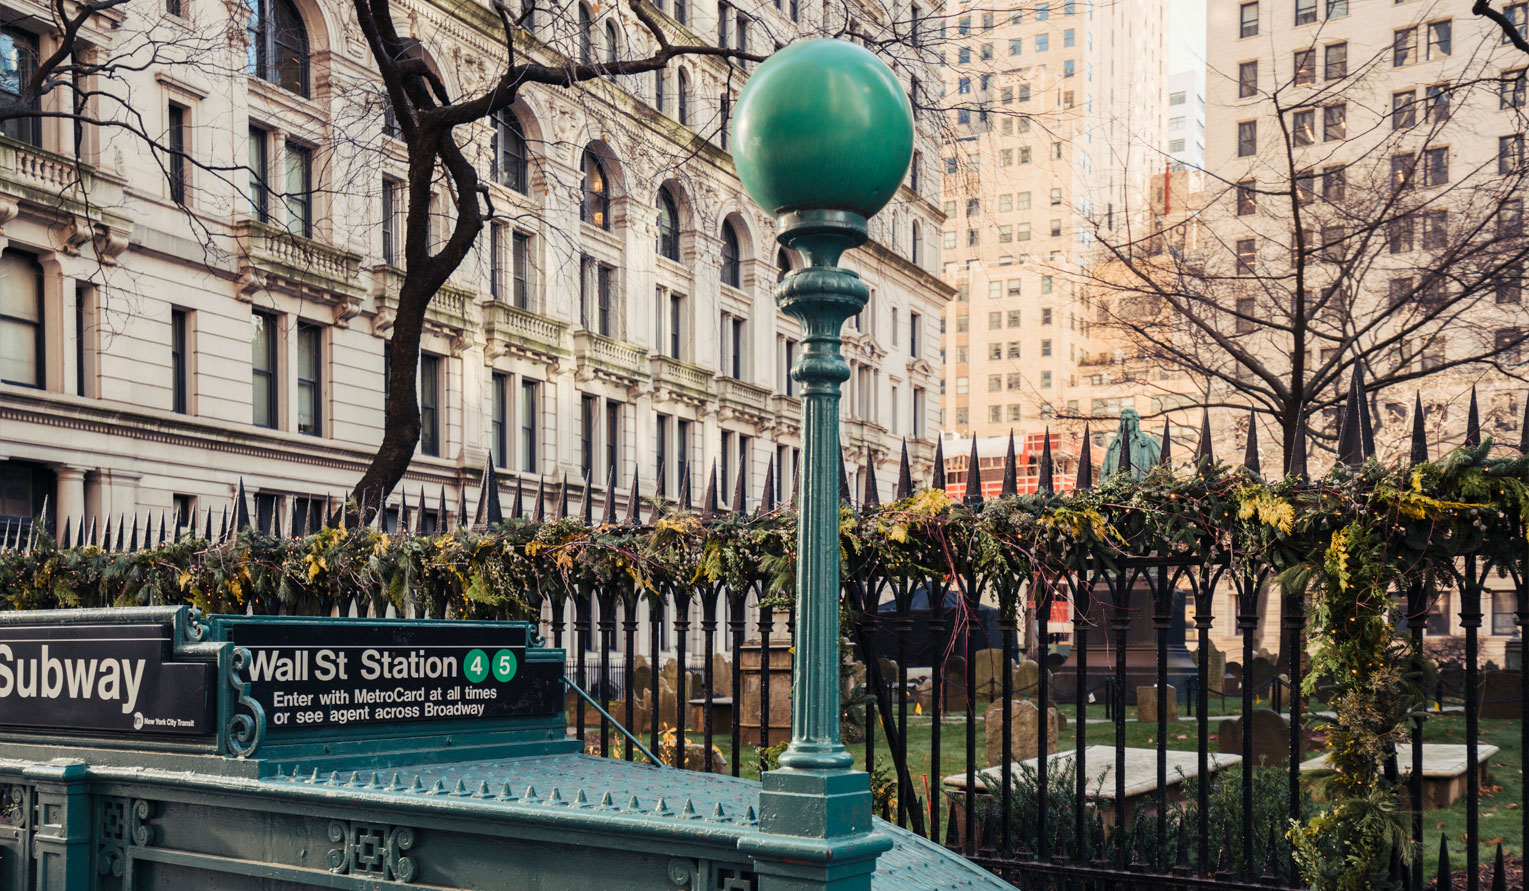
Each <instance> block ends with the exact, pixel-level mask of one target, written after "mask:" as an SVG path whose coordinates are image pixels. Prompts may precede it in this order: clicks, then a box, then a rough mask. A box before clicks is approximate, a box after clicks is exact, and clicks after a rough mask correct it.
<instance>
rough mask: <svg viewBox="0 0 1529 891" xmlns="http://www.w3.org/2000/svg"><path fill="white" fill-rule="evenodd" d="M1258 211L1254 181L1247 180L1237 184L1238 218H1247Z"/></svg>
mask: <svg viewBox="0 0 1529 891" xmlns="http://www.w3.org/2000/svg"><path fill="white" fill-rule="evenodd" d="M1257 211H1258V196H1257V193H1256V192H1254V181H1253V180H1251V179H1245V180H1243V181H1242V182H1240V183H1238V184H1237V216H1239V217H1245V216H1247V215H1248V214H1251V213H1256V212H1257Z"/></svg>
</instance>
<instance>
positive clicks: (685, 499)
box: [680, 460, 690, 510]
mask: <svg viewBox="0 0 1529 891" xmlns="http://www.w3.org/2000/svg"><path fill="white" fill-rule="evenodd" d="M680 509H681V510H690V465H689V464H687V463H686V462H685V461H683V460H681V461H680Z"/></svg>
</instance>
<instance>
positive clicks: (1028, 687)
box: [1014, 659, 1041, 697]
mask: <svg viewBox="0 0 1529 891" xmlns="http://www.w3.org/2000/svg"><path fill="white" fill-rule="evenodd" d="M1040 683H1041V667H1040V665H1039V664H1037V663H1036V661H1035V660H1034V659H1026V660H1025V661H1023V662H1021V663H1019V664H1018V665H1016V666H1015V667H1014V695H1015V696H1029V697H1038V696H1040V692H1041V691H1040Z"/></svg>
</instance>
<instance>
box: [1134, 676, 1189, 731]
mask: <svg viewBox="0 0 1529 891" xmlns="http://www.w3.org/2000/svg"><path fill="white" fill-rule="evenodd" d="M1165 695H1166V698H1167V700H1168V721H1169V723H1172V722H1174V721H1177V720H1178V719H1179V694H1178V691H1177V690H1175V689H1173V687H1171V686H1170V687H1168V688H1167V693H1166V694H1165ZM1136 720H1138V721H1145V722H1147V723H1150V724H1156V723H1157V685H1156V684H1154V685H1152V686H1150V687H1137V688H1136Z"/></svg>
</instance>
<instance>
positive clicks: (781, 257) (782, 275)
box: [775, 248, 791, 282]
mask: <svg viewBox="0 0 1529 891" xmlns="http://www.w3.org/2000/svg"><path fill="white" fill-rule="evenodd" d="M790 271H791V255H790V254H788V253H786V249H785V248H781V249H780V250H778V251H776V252H775V280H776V281H777V282H783V281H785V280H786V273H788V272H790Z"/></svg>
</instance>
